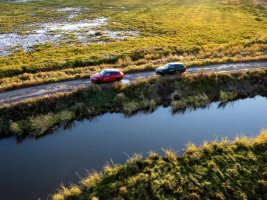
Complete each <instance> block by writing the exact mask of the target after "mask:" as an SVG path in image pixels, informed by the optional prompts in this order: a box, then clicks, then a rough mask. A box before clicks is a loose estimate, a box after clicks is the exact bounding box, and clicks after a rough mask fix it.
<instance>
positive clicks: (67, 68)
mask: <svg viewBox="0 0 267 200" xmlns="http://www.w3.org/2000/svg"><path fill="white" fill-rule="evenodd" d="M0 22H1V26H0V44H1V45H0V52H1V54H2V56H0V63H1V66H0V77H1V84H0V85H1V86H0V89H1V90H6V89H12V88H17V87H23V86H28V85H35V84H41V83H47V82H56V81H62V80H69V79H77V78H81V77H89V75H90V74H92V73H94V72H96V71H99V70H100V69H103V68H107V67H115V68H120V69H122V70H124V71H125V72H129V71H143V70H151V69H154V68H155V67H157V66H159V65H162V64H165V63H167V62H169V61H181V62H184V63H185V64H186V65H188V66H191V65H203V64H207V63H222V62H236V61H248V60H260V59H266V38H267V34H266V29H265V25H266V3H264V1H258V0H257V1H254V0H249V1H245V0H240V1H217V0H216V1H213V0H198V1H193V0H190V1H183V0H180V1H175V0H170V1H153V2H151V1H150V0H142V1H139V0H135V1H117V0H116V1H115V0H114V1H113V0H111V1H110V0H109V1H107V0H104V1H101V3H99V1H98V0H90V1H85V0H78V1H72V0H64V1H57V0H56V1H52V0H45V1H28V2H19V1H16V2H5V1H3V2H0Z"/></svg>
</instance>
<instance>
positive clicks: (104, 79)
mask: <svg viewBox="0 0 267 200" xmlns="http://www.w3.org/2000/svg"><path fill="white" fill-rule="evenodd" d="M90 79H91V82H92V83H112V82H115V81H120V80H122V79H123V73H122V72H121V71H120V70H118V69H105V70H103V71H101V72H100V73H97V74H93V75H91V76H90Z"/></svg>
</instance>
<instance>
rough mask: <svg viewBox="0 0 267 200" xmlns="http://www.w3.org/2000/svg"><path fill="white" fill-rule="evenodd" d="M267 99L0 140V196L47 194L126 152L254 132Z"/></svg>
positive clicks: (266, 124)
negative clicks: (41, 135)
mask: <svg viewBox="0 0 267 200" xmlns="http://www.w3.org/2000/svg"><path fill="white" fill-rule="evenodd" d="M266 110H267V100H266V98H264V97H256V98H254V99H245V100H240V101H237V102H235V103H233V104H229V105H227V106H226V107H225V108H218V105H217V103H214V104H212V105H211V106H210V107H209V108H207V109H198V110H195V111H190V112H186V113H184V114H178V115H172V114H171V111H170V108H163V107H160V108H158V109H157V110H156V111H155V112H154V113H152V114H138V115H136V116H133V117H130V118H125V117H124V116H123V115H122V114H115V113H113V114H105V115H103V116H101V117H98V118H96V119H94V120H93V121H89V120H84V121H82V122H75V123H74V126H73V127H72V128H70V129H68V130H64V129H59V130H58V131H57V132H56V133H54V134H51V135H48V136H45V137H43V138H40V139H37V140H36V139H33V138H27V139H25V140H24V141H22V142H21V143H18V142H17V141H16V139H15V138H14V137H11V138H6V139H1V140H0V164H1V167H0V177H1V181H0V196H1V199H4V200H15V199H29V200H31V199H37V198H38V197H41V199H46V197H47V195H48V194H52V193H53V192H55V191H56V189H57V188H58V187H59V185H60V184H61V183H64V184H65V185H68V184H69V183H70V182H72V183H77V181H78V180H79V176H78V174H79V175H80V176H82V177H83V176H85V174H86V169H88V170H92V169H96V170H100V169H101V167H102V166H103V165H104V164H105V163H106V162H107V161H110V160H111V159H112V160H113V162H115V163H123V162H125V160H126V159H127V155H132V154H133V153H142V154H143V155H145V156H146V155H147V152H148V151H150V150H153V151H157V152H162V148H171V149H174V150H180V151H178V152H182V150H181V149H182V148H184V147H185V145H186V144H187V143H189V142H193V143H196V144H198V145H199V144H201V143H202V142H203V141H204V140H214V139H219V138H222V137H228V138H229V139H233V138H234V137H235V136H238V135H247V136H255V135H257V134H258V133H259V132H260V130H261V129H263V128H267V112H266Z"/></svg>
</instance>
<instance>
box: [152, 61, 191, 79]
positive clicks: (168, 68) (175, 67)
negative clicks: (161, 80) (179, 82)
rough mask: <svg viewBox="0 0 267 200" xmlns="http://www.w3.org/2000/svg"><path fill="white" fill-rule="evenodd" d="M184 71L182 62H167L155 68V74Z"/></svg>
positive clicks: (184, 67)
mask: <svg viewBox="0 0 267 200" xmlns="http://www.w3.org/2000/svg"><path fill="white" fill-rule="evenodd" d="M185 71H186V66H185V65H184V64H183V63H178V62H174V63H168V64H166V65H164V66H162V67H158V68H157V69H156V74H159V75H162V76H163V75H166V74H174V73H180V74H181V73H184V72H185Z"/></svg>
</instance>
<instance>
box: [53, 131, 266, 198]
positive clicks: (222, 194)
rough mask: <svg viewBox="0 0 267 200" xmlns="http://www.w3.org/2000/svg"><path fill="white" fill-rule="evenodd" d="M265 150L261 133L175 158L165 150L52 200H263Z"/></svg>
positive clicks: (110, 168)
mask: <svg viewBox="0 0 267 200" xmlns="http://www.w3.org/2000/svg"><path fill="white" fill-rule="evenodd" d="M266 152H267V131H262V132H261V133H260V135H259V136H257V137H255V138H247V137H239V138H236V139H235V140H234V141H233V142H229V141H227V140H222V141H213V142H209V143H207V142H205V143H204V144H203V145H202V146H200V147H196V146H195V145H193V144H191V145H188V147H187V148H186V149H185V152H184V153H183V154H182V155H178V156H177V155H176V153H175V152H173V151H170V150H165V151H164V153H165V154H164V155H163V156H159V155H158V154H156V153H155V152H151V153H150V155H149V156H148V158H142V156H140V155H135V156H133V157H132V158H130V159H129V160H128V161H127V162H126V163H125V164H122V165H113V166H109V165H107V166H105V167H104V168H103V171H102V172H100V173H97V172H94V173H92V174H90V175H89V176H88V177H87V178H85V179H82V180H81V182H80V183H79V184H78V185H74V186H72V187H70V188H66V187H62V189H60V191H59V192H58V193H56V194H54V195H53V196H52V199H53V200H67V199H72V200H74V199H80V200H82V199H196V200H197V199H218V200H223V199H265V198H266V196H267V165H266V163H267V159H266Z"/></svg>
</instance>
